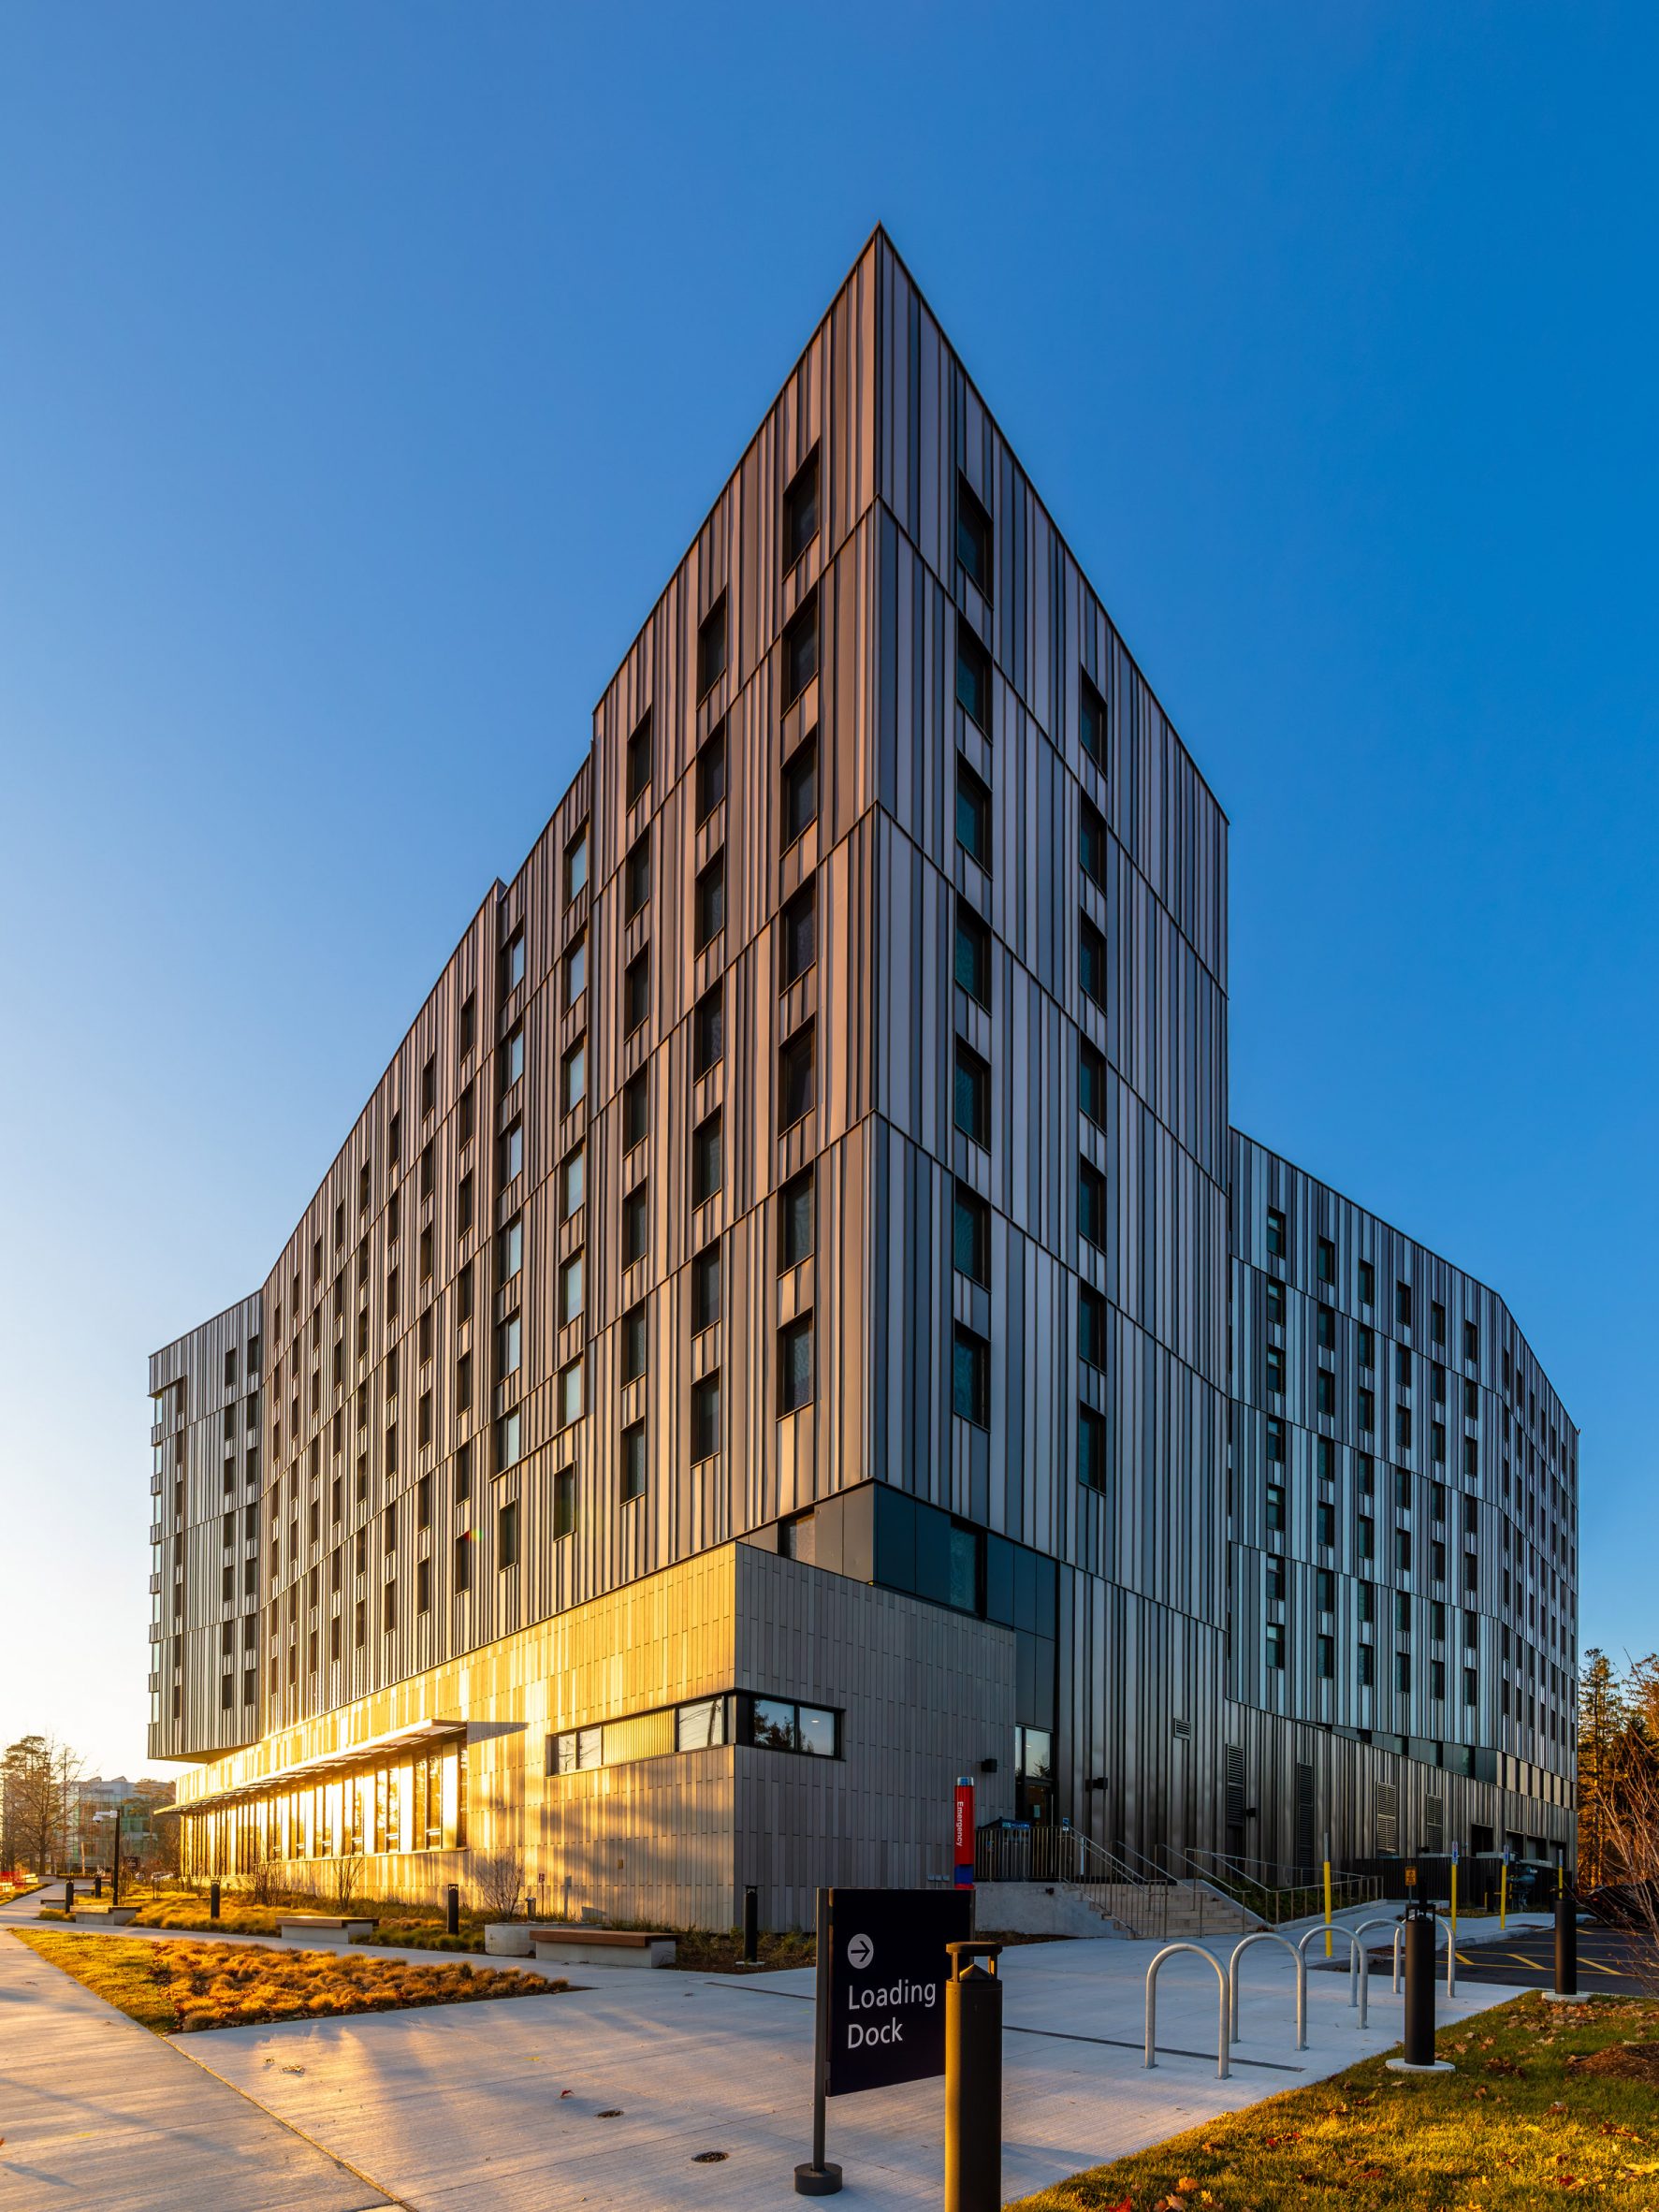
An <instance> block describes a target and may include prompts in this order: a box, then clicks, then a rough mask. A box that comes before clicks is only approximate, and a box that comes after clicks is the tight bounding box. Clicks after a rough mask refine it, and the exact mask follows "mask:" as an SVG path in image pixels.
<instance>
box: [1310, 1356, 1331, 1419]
mask: <svg viewBox="0 0 1659 2212" xmlns="http://www.w3.org/2000/svg"><path fill="white" fill-rule="evenodd" d="M1314 1390H1315V1400H1314V1403H1315V1408H1316V1410H1317V1412H1319V1413H1324V1414H1333V1413H1334V1412H1335V1411H1336V1377H1335V1375H1332V1372H1331V1370H1330V1368H1329V1367H1321V1368H1320V1369H1319V1371H1318V1373H1317V1375H1316V1376H1315V1378H1314Z"/></svg>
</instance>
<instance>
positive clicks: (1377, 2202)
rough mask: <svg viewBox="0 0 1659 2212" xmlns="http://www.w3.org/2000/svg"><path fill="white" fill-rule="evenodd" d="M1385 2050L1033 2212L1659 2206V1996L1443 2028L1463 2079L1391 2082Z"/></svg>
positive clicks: (1075, 2183) (1120, 2163)
mask: <svg viewBox="0 0 1659 2212" xmlns="http://www.w3.org/2000/svg"><path fill="white" fill-rule="evenodd" d="M1395 2047H1396V2048H1397V2046H1395ZM1387 2055H1388V2054H1387V2053H1382V2054H1379V2055H1378V2056H1377V2057H1375V2058H1373V2059H1365V2060H1363V2061H1362V2062H1361V2064H1360V2065H1358V2066H1350V2067H1349V2068H1348V2069H1347V2070H1346V2073H1343V2074H1336V2075H1334V2076H1333V2077H1332V2079H1331V2080H1329V2081H1324V2082H1319V2083H1317V2084H1314V2085H1312V2086H1310V2087H1309V2088H1302V2089H1290V2090H1288V2091H1287V2092H1286V2093H1285V2094H1284V2095H1283V2096H1279V2097H1273V2098H1269V2099H1268V2100H1267V2102H1266V2103H1261V2104H1256V2105H1252V2106H1251V2107H1250V2109H1249V2110H1248V2111H1247V2112H1240V2113H1235V2114H1231V2115H1230V2116H1228V2117H1224V2118H1220V2119H1215V2120H1212V2121H1210V2122H1209V2123H1208V2124H1207V2125H1205V2126H1203V2127H1200V2128H1194V2129H1191V2130H1190V2131H1189V2132H1187V2133H1186V2134H1183V2135H1177V2136H1174V2137H1172V2138H1171V2141H1169V2142H1168V2143H1160V2144H1158V2145H1157V2147H1155V2148H1153V2149H1151V2150H1143V2151H1139V2152H1137V2153H1136V2154H1135V2155H1134V2156H1133V2157H1131V2158H1127V2159H1118V2160H1116V2161H1114V2162H1113V2164H1111V2165H1109V2166H1096V2167H1093V2168H1091V2169H1090V2170H1089V2171H1088V2172H1087V2173H1084V2174H1078V2175H1074V2176H1072V2177H1071V2179H1070V2180H1069V2181H1062V2182H1060V2183H1058V2184H1057V2185H1056V2186H1055V2188H1053V2189H1047V2190H1041V2191H1040V2193H1039V2194H1038V2195H1036V2196H1033V2197H1027V2198H1025V2199H1023V2200H1022V2203H1021V2205H1020V2206H1019V2207H1018V2212H1274V2208H1276V2207H1278V2206H1280V2205H1286V2206H1290V2205H1294V2206H1295V2207H1296V2212H1338V2208H1339V2207H1340V2212H1536V2208H1537V2207H1538V2206H1539V2205H1546V2204H1554V2203H1556V2202H1558V2201H1559V2200H1560V2199H1561V2198H1562V2197H1563V2196H1567V2195H1578V2194H1594V2197H1595V2199H1596V2202H1597V2204H1598V2205H1605V2206H1607V2207H1608V2212H1623V2207H1625V2206H1629V2207H1631V2212H1636V2207H1637V2206H1640V2207H1642V2212H1653V2206H1654V2205H1656V2204H1659V2004H1655V2003H1652V2002H1647V2001H1631V2002H1625V2001H1612V2000H1608V1999H1605V1998H1600V1999H1596V2000H1595V2001H1594V2002H1591V2003H1586V2004H1579V2005H1553V2004H1546V2003H1545V2001H1543V1999H1542V1998H1541V1997H1521V1998H1516V1999H1514V2000H1512V2001H1510V2002H1509V2003H1507V2004H1505V2005H1501V2006H1498V2007H1495V2008H1494V2009H1493V2010H1492V2011H1491V2012H1487V2013H1480V2014H1477V2016H1475V2017H1474V2018H1473V2019H1469V2020H1463V2021H1459V2022H1458V2023H1457V2024H1456V2025H1455V2026H1451V2027H1448V2028H1445V2029H1443V2030H1441V2032H1440V2035H1439V2038H1438V2041H1437V2044H1436V2055H1437V2056H1438V2057H1440V2058H1442V2059H1450V2060H1451V2062H1452V2063H1453V2065H1454V2066H1455V2067H1456V2070H1457V2071H1456V2072H1455V2073H1454V2074H1417V2075H1411V2074H1390V2073H1389V2072H1388V2071H1387V2069H1386V2068H1385V2066H1384V2064H1383V2059H1384V2057H1385V2056H1387ZM1011 2212H1012V2208H1011Z"/></svg>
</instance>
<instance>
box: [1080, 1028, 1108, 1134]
mask: <svg viewBox="0 0 1659 2212" xmlns="http://www.w3.org/2000/svg"><path fill="white" fill-rule="evenodd" d="M1077 1103H1078V1105H1079V1106H1080V1107H1081V1108H1082V1110H1083V1112H1084V1115H1085V1117H1086V1118H1087V1119H1088V1120H1090V1121H1092V1122H1093V1123H1094V1125H1095V1127H1096V1128H1098V1129H1103V1128H1105V1127H1106V1062H1105V1059H1104V1058H1103V1057H1102V1055H1100V1054H1099V1053H1098V1052H1097V1051H1096V1050H1095V1048H1094V1046H1093V1045H1092V1044H1090V1043H1089V1042H1088V1041H1087V1039H1086V1038H1085V1039H1084V1041H1083V1042H1082V1043H1081V1045H1080V1046H1079V1048H1078V1061H1077Z"/></svg>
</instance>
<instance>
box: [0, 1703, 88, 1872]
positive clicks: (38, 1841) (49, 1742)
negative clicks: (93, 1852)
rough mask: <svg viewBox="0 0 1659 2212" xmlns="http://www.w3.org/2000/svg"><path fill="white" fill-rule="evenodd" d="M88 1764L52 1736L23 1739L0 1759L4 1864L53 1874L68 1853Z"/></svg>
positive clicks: (0, 1837)
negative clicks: (78, 1788) (79, 1789)
mask: <svg viewBox="0 0 1659 2212" xmlns="http://www.w3.org/2000/svg"><path fill="white" fill-rule="evenodd" d="M84 1764H85V1762H84V1760H83V1759H82V1758H81V1756H80V1753H79V1752H77V1751H73V1750H71V1749H70V1747H69V1745H68V1744H66V1743H60V1742H59V1741H58V1740H57V1739H56V1738H55V1737H51V1736H20V1737H19V1739H17V1741H16V1742H15V1743H13V1744H8V1745H7V1749H6V1752H5V1754H4V1756H0V1863H3V1864H5V1865H7V1866H9V1867H19V1866H23V1867H28V1868H29V1869H30V1870H32V1871H34V1872H36V1873H47V1872H50V1871H51V1870H52V1869H53V1868H54V1867H55V1866H57V1865H58V1864H60V1863H61V1862H62V1861H63V1860H64V1859H65V1857H66V1856H67V1853H68V1845H69V1837H70V1834H71V1831H72V1829H73V1827H74V1825H75V1818H76V1812H77V1795H76V1785H77V1783H79V1782H80V1775H81V1769H82V1768H83V1766H84Z"/></svg>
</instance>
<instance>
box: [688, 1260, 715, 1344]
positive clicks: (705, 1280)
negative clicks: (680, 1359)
mask: <svg viewBox="0 0 1659 2212" xmlns="http://www.w3.org/2000/svg"><path fill="white" fill-rule="evenodd" d="M719 1319H720V1246H719V1244H709V1245H706V1247H705V1248H704V1250H703V1251H701V1252H699V1253H698V1254H697V1255H696V1257H695V1258H694V1259H692V1261H691V1332H692V1334H693V1335H701V1334H702V1332H703V1331H704V1330H705V1329H712V1328H713V1327H714V1325H715V1323H716V1322H717V1321H718V1320H719Z"/></svg>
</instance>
